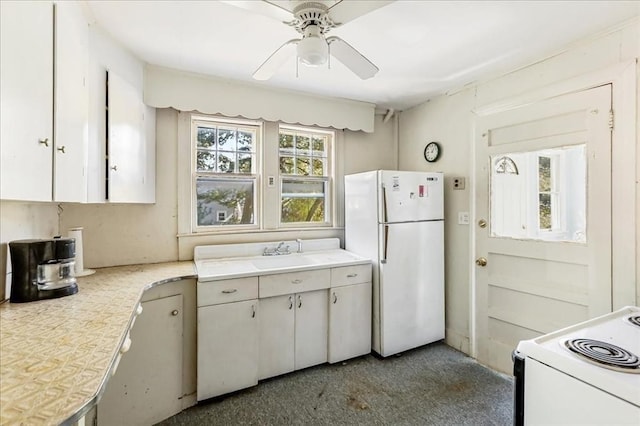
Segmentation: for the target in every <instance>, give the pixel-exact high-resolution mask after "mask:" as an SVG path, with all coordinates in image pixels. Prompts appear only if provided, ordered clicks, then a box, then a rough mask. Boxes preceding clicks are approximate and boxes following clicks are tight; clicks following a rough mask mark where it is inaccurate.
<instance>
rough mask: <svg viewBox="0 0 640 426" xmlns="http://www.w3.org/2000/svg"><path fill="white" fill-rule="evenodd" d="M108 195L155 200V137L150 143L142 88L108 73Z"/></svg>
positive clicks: (126, 199) (125, 199)
mask: <svg viewBox="0 0 640 426" xmlns="http://www.w3.org/2000/svg"><path fill="white" fill-rule="evenodd" d="M107 78H108V95H107V99H108V120H107V127H108V130H107V134H108V136H107V156H108V164H109V167H108V170H107V199H108V200H109V201H111V202H118V203H136V202H151V203H152V202H154V201H155V184H154V182H155V181H154V180H153V179H152V175H153V173H155V171H154V170H149V168H151V167H153V164H149V162H148V161H147V160H148V159H149V158H153V159H155V149H154V148H153V147H155V140H152V141H150V143H147V139H146V124H145V106H144V104H143V103H142V91H141V90H137V89H136V88H135V87H133V86H132V85H131V84H130V83H129V82H127V81H126V80H124V79H123V78H122V77H120V76H118V75H117V74H115V73H113V72H109V73H108V77H107Z"/></svg>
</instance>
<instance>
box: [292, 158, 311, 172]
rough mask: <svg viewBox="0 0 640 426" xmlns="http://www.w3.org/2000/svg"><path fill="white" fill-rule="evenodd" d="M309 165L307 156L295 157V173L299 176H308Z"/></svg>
mask: <svg viewBox="0 0 640 426" xmlns="http://www.w3.org/2000/svg"><path fill="white" fill-rule="evenodd" d="M310 168H311V165H310V160H309V158H305V157H298V158H296V171H295V174H297V175H301V176H309V175H310V174H311V170H310Z"/></svg>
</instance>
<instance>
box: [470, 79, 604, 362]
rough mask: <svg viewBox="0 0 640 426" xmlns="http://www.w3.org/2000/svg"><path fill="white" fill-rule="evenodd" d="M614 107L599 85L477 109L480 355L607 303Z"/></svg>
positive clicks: (488, 356)
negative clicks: (503, 107)
mask: <svg viewBox="0 0 640 426" xmlns="http://www.w3.org/2000/svg"><path fill="white" fill-rule="evenodd" d="M610 110H611V86H610V85H605V86H602V87H598V88H594V89H590V90H586V91H581V92H577V93H572V94H568V95H563V96H559V97H555V98H551V99H548V100H544V101H540V102H537V103H533V104H529V105H526V106H523V107H520V108H516V109H512V110H508V111H505V112H500V113H496V114H492V115H488V116H484V117H480V118H479V119H478V126H477V140H479V141H480V142H479V144H478V146H477V151H476V153H477V155H476V171H477V175H476V180H477V183H476V188H477V194H476V220H477V222H476V224H475V226H476V228H475V229H476V249H475V254H476V257H477V260H476V264H477V266H476V274H475V282H476V288H475V298H474V300H475V333H476V335H475V343H476V353H477V357H478V359H479V361H480V362H482V363H484V364H487V365H489V366H491V367H493V368H496V369H498V370H500V371H504V372H510V371H511V369H512V364H511V359H510V355H511V351H512V350H513V349H514V348H515V347H516V345H517V343H518V341H519V340H523V339H528V338H533V337H535V336H538V335H540V334H544V333H548V332H551V331H553V330H556V329H559V328H562V327H565V326H568V325H570V324H573V323H577V322H580V321H583V320H586V319H588V318H592V317H594V316H598V315H601V314H604V313H606V312H610V311H611V308H612V306H611V130H610V128H609V111H610Z"/></svg>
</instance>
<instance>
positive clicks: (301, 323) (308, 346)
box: [295, 290, 329, 370]
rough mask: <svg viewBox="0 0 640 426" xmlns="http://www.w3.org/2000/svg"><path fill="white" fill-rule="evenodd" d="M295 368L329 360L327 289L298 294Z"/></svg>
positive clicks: (296, 304)
mask: <svg viewBox="0 0 640 426" xmlns="http://www.w3.org/2000/svg"><path fill="white" fill-rule="evenodd" d="M295 306H296V325H295V342H296V343H295V369H296V370H298V369H300V368H306V367H310V366H312V365H317V364H322V363H324V362H327V335H328V328H329V312H328V311H329V309H328V307H327V290H316V291H308V292H305V293H298V294H296V299H295Z"/></svg>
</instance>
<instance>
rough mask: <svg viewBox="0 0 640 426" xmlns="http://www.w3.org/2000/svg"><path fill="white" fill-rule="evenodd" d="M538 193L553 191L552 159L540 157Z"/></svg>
mask: <svg viewBox="0 0 640 426" xmlns="http://www.w3.org/2000/svg"><path fill="white" fill-rule="evenodd" d="M538 188H539V189H538V191H540V192H549V191H551V157H538Z"/></svg>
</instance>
